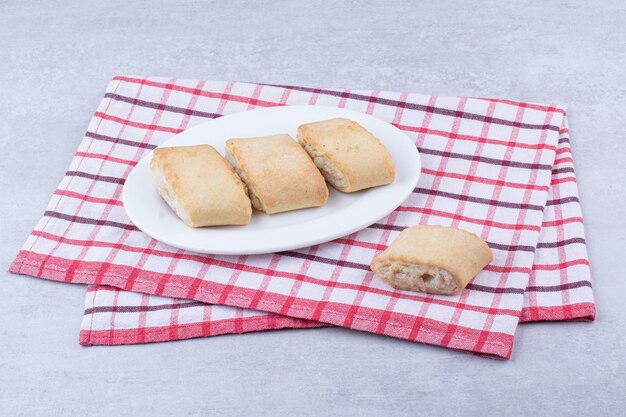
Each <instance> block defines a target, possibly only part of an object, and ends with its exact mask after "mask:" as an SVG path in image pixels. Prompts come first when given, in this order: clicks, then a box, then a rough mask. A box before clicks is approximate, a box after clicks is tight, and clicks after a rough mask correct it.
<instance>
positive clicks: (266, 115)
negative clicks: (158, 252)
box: [122, 106, 421, 255]
mask: <svg viewBox="0 0 626 417" xmlns="http://www.w3.org/2000/svg"><path fill="white" fill-rule="evenodd" d="M334 117H345V118H348V119H352V120H354V121H356V122H358V123H360V124H361V125H362V126H364V127H365V128H366V129H367V130H369V131H370V132H372V133H373V134H374V135H375V136H376V137H378V138H379V139H380V140H381V142H382V143H383V144H384V145H385V146H386V147H387V149H388V150H389V153H391V156H392V157H393V161H394V163H395V165H396V180H395V181H394V182H393V183H392V184H389V185H386V186H382V187H377V188H371V189H369V190H363V191H358V192H355V193H350V194H346V193H341V192H339V191H337V190H335V189H333V188H332V187H330V186H329V191H330V195H329V198H328V202H327V203H326V204H325V205H324V206H323V207H319V208H310V209H304V210H296V211H291V212H287V213H279V214H274V215H267V214H265V213H259V212H255V213H254V214H253V216H252V221H251V222H250V224H248V225H247V226H220V227H209V228H199V229H194V228H191V227H188V226H186V225H185V224H184V223H183V222H182V221H181V220H180V219H179V218H178V217H176V215H175V214H174V213H173V212H172V210H170V208H169V207H168V206H167V204H166V203H165V202H164V201H163V200H162V199H161V197H160V196H159V194H158V193H157V191H156V189H155V187H154V185H153V183H152V177H151V175H150V159H151V158H152V152H150V153H149V154H147V155H146V156H145V157H144V158H143V159H142V160H141V161H139V163H138V164H137V165H136V166H135V167H134V168H133V170H132V172H131V173H130V175H129V176H128V178H127V179H126V182H125V183H124V191H123V193H122V199H123V201H124V208H125V209H126V213H127V214H128V217H130V220H131V221H132V222H133V223H134V224H135V225H136V226H137V227H138V228H139V229H141V230H142V231H143V232H145V233H146V234H148V235H150V236H152V237H153V238H155V239H157V240H160V241H161V242H164V243H167V244H169V245H172V246H175V247H178V248H182V249H188V250H191V251H195V252H202V253H210V254H222V255H243V254H258V253H270V252H278V251H284V250H289V249H295V248H302V247H305V246H311V245H315V244H318V243H322V242H327V241H330V240H333V239H336V238H338V237H341V236H346V235H348V234H350V233H353V232H355V231H357V230H361V229H363V228H365V227H367V226H369V225H371V224H372V223H375V222H376V221H377V220H379V219H381V218H383V217H385V216H386V215H388V214H389V213H391V212H392V211H393V210H394V209H395V208H396V207H398V206H399V205H400V204H401V203H402V202H403V201H404V200H406V198H407V197H408V196H409V195H410V194H411V192H412V191H413V189H414V188H415V186H416V184H417V181H418V179H419V175H420V170H421V162H420V157H419V153H418V151H417V148H416V147H415V145H414V144H413V142H412V141H411V140H410V139H409V138H408V137H407V136H406V135H405V134H404V133H403V132H402V131H401V130H399V129H398V128H396V127H394V126H392V125H390V124H389V123H386V122H384V121H382V120H380V119H377V118H375V117H372V116H369V115H366V114H363V113H358V112H354V111H350V110H345V109H337V108H332V107H320V106H283V107H270V108H263V109H258V110H251V111H246V112H242V113H236V114H232V115H228V116H223V117H220V118H218V119H215V120H211V121H209V122H206V123H203V124H200V125H197V126H194V127H193V128H191V129H189V130H186V131H184V132H181V133H180V134H178V135H176V136H174V137H173V138H172V139H170V140H168V141H166V142H165V143H163V145H161V147H170V146H181V145H182V146H185V145H198V144H203V143H208V144H210V145H212V146H213V147H215V148H216V149H217V150H218V151H219V152H220V153H222V154H224V143H225V142H226V140H227V139H229V138H234V137H247V136H266V135H272V134H278V133H289V134H290V135H292V137H294V138H295V134H296V130H297V128H298V126H299V125H301V124H303V123H308V122H313V121H317V120H324V119H331V118H334Z"/></svg>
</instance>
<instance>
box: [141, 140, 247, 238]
mask: <svg viewBox="0 0 626 417" xmlns="http://www.w3.org/2000/svg"><path fill="white" fill-rule="evenodd" d="M150 168H151V170H152V179H153V180H154V185H156V188H157V190H158V191H159V194H160V195H161V197H163V199H164V200H165V201H166V202H167V204H168V205H169V206H170V207H171V208H172V210H174V212H175V213H176V215H177V216H178V217H180V219H181V220H182V221H183V222H185V223H186V224H187V225H189V226H191V227H202V226H217V225H241V224H248V223H249V222H250V217H251V215H252V208H251V207H250V199H249V198H248V195H247V194H246V189H245V186H244V184H243V183H242V182H241V180H240V179H239V178H238V177H237V175H236V174H235V173H234V172H233V170H232V168H231V167H230V165H228V162H226V160H225V159H224V158H223V157H222V155H220V154H219V153H218V152H217V151H216V150H215V149H214V148H213V147H212V146H209V145H197V146H181V147H174V148H157V149H155V150H154V153H153V155H152V161H150Z"/></svg>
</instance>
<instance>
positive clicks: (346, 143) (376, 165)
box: [298, 119, 396, 193]
mask: <svg viewBox="0 0 626 417" xmlns="http://www.w3.org/2000/svg"><path fill="white" fill-rule="evenodd" d="M298 142H299V143H300V144H301V145H302V146H303V147H304V149H305V150H306V151H307V153H308V154H309V156H310V157H311V158H313V162H315V165H316V166H317V167H318V168H319V169H320V170H321V171H322V174H323V175H324V177H325V178H326V180H327V181H328V182H329V183H330V184H331V185H332V186H333V187H335V188H336V189H338V190H340V191H344V192H348V193H349V192H353V191H358V190H362V189H364V188H370V187H376V186H379V185H385V184H390V183H392V182H393V181H394V179H395V176H396V170H395V166H394V164H393V159H392V158H391V155H390V154H389V152H388V151H387V149H386V148H385V146H384V145H383V144H382V143H380V141H379V140H378V139H377V138H376V137H375V136H374V135H372V134H371V133H370V132H369V131H367V130H366V129H365V128H364V127H363V126H361V125H360V124H358V123H357V122H354V121H352V120H348V119H330V120H323V121H320V122H314V123H307V124H304V125H301V126H300V127H298Z"/></svg>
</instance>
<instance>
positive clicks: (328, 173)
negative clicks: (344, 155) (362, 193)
mask: <svg viewBox="0 0 626 417" xmlns="http://www.w3.org/2000/svg"><path fill="white" fill-rule="evenodd" d="M298 141H299V142H300V144H301V145H302V147H303V148H304V150H305V151H306V152H307V153H308V154H309V156H310V157H311V159H313V163H314V164H315V166H316V167H317V168H318V169H319V170H320V171H321V172H322V175H323V176H324V178H326V181H328V182H329V183H331V185H332V186H333V187H335V188H338V189H340V190H341V189H343V188H346V187H347V186H348V181H347V180H346V177H345V176H344V175H343V173H342V172H341V171H340V170H339V168H337V167H336V166H335V165H334V164H333V163H332V162H331V161H330V160H329V159H328V158H326V157H325V156H324V155H323V154H322V153H321V152H319V151H317V150H315V149H314V148H313V147H312V146H311V145H310V144H308V143H306V142H305V141H304V140H302V138H301V137H298Z"/></svg>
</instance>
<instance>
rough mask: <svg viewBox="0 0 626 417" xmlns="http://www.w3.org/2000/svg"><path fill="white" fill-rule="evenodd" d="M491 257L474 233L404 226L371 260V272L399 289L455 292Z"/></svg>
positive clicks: (430, 227)
mask: <svg viewBox="0 0 626 417" xmlns="http://www.w3.org/2000/svg"><path fill="white" fill-rule="evenodd" d="M492 260H493V254H492V253H491V249H490V248H489V246H487V244H486V243H485V242H484V241H483V240H482V239H481V238H479V237H478V236H476V235H475V234H473V233H469V232H466V231H465V230H460V229H455V228H452V227H444V226H413V227H409V228H407V229H404V230H403V231H402V233H400V234H399V235H398V237H397V238H396V239H395V240H394V241H393V243H392V244H391V246H389V247H388V248H387V249H386V250H385V251H383V252H382V253H380V254H379V255H378V256H376V258H374V260H373V261H372V264H371V268H372V271H374V274H375V275H376V276H377V277H379V278H381V279H383V280H385V281H387V282H388V283H389V285H391V286H392V287H394V288H397V289H399V290H409V291H423V292H426V293H430V294H445V295H451V294H458V293H459V292H461V290H463V288H465V286H466V285H467V284H468V283H469V282H470V281H471V280H472V278H474V277H475V276H476V274H478V273H479V272H480V271H481V270H482V269H483V268H484V267H485V266H486V265H488V264H489V263H490V262H491V261H492Z"/></svg>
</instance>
